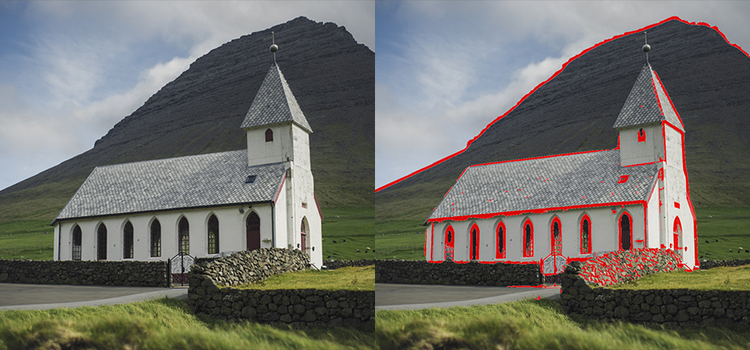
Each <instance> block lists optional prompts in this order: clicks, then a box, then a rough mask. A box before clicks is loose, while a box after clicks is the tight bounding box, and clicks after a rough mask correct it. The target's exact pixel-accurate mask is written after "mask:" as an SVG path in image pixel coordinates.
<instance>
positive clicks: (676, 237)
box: [672, 215, 684, 251]
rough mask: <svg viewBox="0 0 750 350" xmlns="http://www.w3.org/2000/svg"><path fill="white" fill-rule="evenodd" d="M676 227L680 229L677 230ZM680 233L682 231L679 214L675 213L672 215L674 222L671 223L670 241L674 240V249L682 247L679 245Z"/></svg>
mask: <svg viewBox="0 0 750 350" xmlns="http://www.w3.org/2000/svg"><path fill="white" fill-rule="evenodd" d="M678 227H679V228H680V231H677V228H678ZM681 233H682V222H681V221H680V216H679V215H677V216H675V217H674V224H673V225H672V242H674V243H673V247H674V250H675V251H677V250H679V249H682V247H680V234H681ZM683 243H684V242H683Z"/></svg>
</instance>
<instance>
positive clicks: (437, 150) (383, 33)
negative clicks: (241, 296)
mask: <svg viewBox="0 0 750 350" xmlns="http://www.w3.org/2000/svg"><path fill="white" fill-rule="evenodd" d="M748 15H750V3H748V2H742V1H726V2H724V1H706V2H702V1H687V2H679V1H665V2H654V1H649V2H646V1H632V2H598V1H582V2H569V1H553V2H544V1H531V2H514V1H498V2H491V1H478V2H451V1H437V2H430V1H413V2H392V1H384V2H377V3H376V5H375V28H376V31H375V33H376V35H375V45H376V46H377V48H378V51H377V53H376V55H375V82H376V85H375V86H376V87H375V92H376V93H375V96H376V102H375V111H376V112H375V113H376V125H375V169H376V170H375V185H376V188H378V187H381V186H383V185H385V184H388V183H390V182H392V181H394V180H397V179H399V178H401V177H403V176H406V175H408V174H410V173H412V172H414V171H416V170H419V169H421V168H423V167H425V166H429V165H430V164H432V163H433V162H436V161H438V160H440V159H442V158H444V157H446V156H448V155H450V154H453V153H454V152H457V151H460V150H462V149H463V148H464V147H466V143H467V141H469V140H471V139H472V138H474V137H475V136H476V135H477V134H479V133H480V132H481V131H482V130H483V129H484V128H485V127H486V126H487V124H488V123H490V122H491V121H492V120H494V119H495V118H497V117H498V116H500V115H503V114H504V113H505V112H506V111H508V109H510V108H511V107H513V106H514V105H515V104H516V103H517V102H518V101H519V100H520V99H521V98H522V97H523V96H524V95H526V94H527V93H528V92H529V91H531V90H533V89H534V87H536V86H537V85H538V84H540V83H542V82H544V81H545V80H547V79H548V78H549V77H551V76H552V75H553V74H554V73H555V72H556V71H558V70H559V69H560V68H561V67H562V65H563V63H565V62H567V61H568V60H569V59H570V58H571V57H574V56H576V55H577V54H579V53H580V52H581V51H583V50H585V49H587V48H589V47H591V46H594V45H596V44H597V43H599V42H602V41H604V40H607V39H610V38H612V37H614V36H617V35H620V34H623V33H625V32H629V31H634V30H638V29H640V28H643V27H646V26H648V25H651V24H654V23H658V22H660V21H662V20H664V19H666V18H669V17H672V16H678V17H680V18H681V19H683V20H685V21H688V22H706V23H708V24H709V25H711V26H716V27H718V29H719V30H720V31H721V32H722V33H724V35H725V36H726V38H727V40H728V41H729V42H730V43H733V44H737V45H739V46H740V47H742V48H743V49H744V50H745V51H746V52H750V21H748V20H747V16H748ZM658 49H659V48H658V47H653V46H652V50H654V51H656V50H658Z"/></svg>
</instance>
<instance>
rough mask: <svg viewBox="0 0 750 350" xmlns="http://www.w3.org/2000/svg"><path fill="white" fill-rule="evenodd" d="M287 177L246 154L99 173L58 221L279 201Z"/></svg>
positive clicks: (124, 166) (175, 160)
mask: <svg viewBox="0 0 750 350" xmlns="http://www.w3.org/2000/svg"><path fill="white" fill-rule="evenodd" d="M284 173H285V171H284V164H283V163H275V164H266V165H258V166H252V167H248V166H247V151H244V150H240V151H231V152H221V153H211V154H203V155H197V156H187V157H179V158H168V159H159V160H150V161H144V162H136V163H126V164H118V165H109V166H101V167H96V169H94V171H93V172H91V175H89V177H88V178H87V179H86V181H85V182H84V183H83V185H81V187H80V188H79V189H78V192H76V194H75V195H73V198H71V199H70V201H69V202H68V204H67V205H66V206H65V208H63V210H62V211H61V212H60V214H59V215H58V216H57V218H56V219H55V220H56V221H57V220H61V219H72V218H80V217H93V216H104V215H116V214H126V213H138V212H149V211H160V210H170V209H182V208H195V207H205V206H220V205H227V204H236V203H253V202H265V201H273V200H274V197H275V196H276V192H277V191H278V189H279V186H280V185H281V180H282V178H283V176H284ZM249 175H257V178H256V180H255V182H254V183H248V184H246V183H245V179H246V178H247V177H248V176H249Z"/></svg>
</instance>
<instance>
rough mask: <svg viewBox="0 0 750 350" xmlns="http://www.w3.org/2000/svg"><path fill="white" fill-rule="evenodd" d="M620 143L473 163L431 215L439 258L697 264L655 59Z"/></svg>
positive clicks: (675, 132) (674, 127)
mask: <svg viewBox="0 0 750 350" xmlns="http://www.w3.org/2000/svg"><path fill="white" fill-rule="evenodd" d="M613 127H614V128H615V129H616V130H617V131H618V132H619V141H618V147H617V148H615V149H612V150H602V151H589V152H580V153H571V154H562V155H553V156H544V157H538V158H531V159H519V160H510V161H502V162H497V163H489V164H478V165H473V166H469V167H468V168H467V169H466V170H465V171H464V172H463V174H461V176H460V177H459V178H458V180H457V181H456V184H455V185H454V186H453V187H452V188H451V189H450V191H449V192H448V193H447V194H446V195H445V197H444V198H443V200H442V201H441V202H440V204H439V205H438V206H437V207H436V208H435V209H434V211H433V213H432V215H430V217H429V218H428V220H427V222H426V225H428V227H427V229H426V232H425V257H426V259H427V260H428V261H431V262H442V261H444V260H453V261H456V262H468V261H479V262H485V263H489V262H500V261H502V262H514V263H538V264H540V265H541V267H542V271H543V273H544V274H546V275H552V274H557V273H560V272H562V268H563V266H564V265H565V263H566V262H569V261H572V260H585V259H587V258H590V257H592V256H594V254H595V253H603V252H611V251H622V250H632V249H638V248H664V249H674V250H675V251H676V252H677V253H678V254H679V255H680V256H681V257H682V259H683V262H684V263H685V264H686V265H687V266H686V267H688V268H695V267H697V266H698V265H699V262H698V254H697V248H698V243H697V242H698V241H697V236H696V216H695V211H694V209H693V205H692V203H691V201H690V192H689V187H688V177H687V168H686V165H685V146H684V143H685V127H684V126H683V124H682V120H681V119H680V116H679V114H678V113H677V111H676V110H675V108H674V106H673V104H672V101H671V100H670V98H669V96H668V95H667V92H666V91H665V89H664V87H663V85H662V83H661V80H660V79H659V77H658V75H657V74H656V72H654V71H653V70H652V68H651V66H650V65H649V64H648V63H647V64H645V65H644V66H643V68H642V70H641V72H640V75H639V76H638V78H637V79H636V81H635V85H634V86H633V88H632V90H631V92H630V95H629V96H628V97H627V100H626V101H625V104H624V106H623V108H622V110H621V111H620V113H619V115H618V117H617V120H616V121H615V124H614V126H613Z"/></svg>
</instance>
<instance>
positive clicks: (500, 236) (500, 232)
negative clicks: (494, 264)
mask: <svg viewBox="0 0 750 350" xmlns="http://www.w3.org/2000/svg"><path fill="white" fill-rule="evenodd" d="M495 233H496V235H495V237H496V239H497V250H496V251H495V258H496V259H504V258H505V224H504V223H503V222H502V221H500V222H499V223H498V224H497V231H496V232H495Z"/></svg>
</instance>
